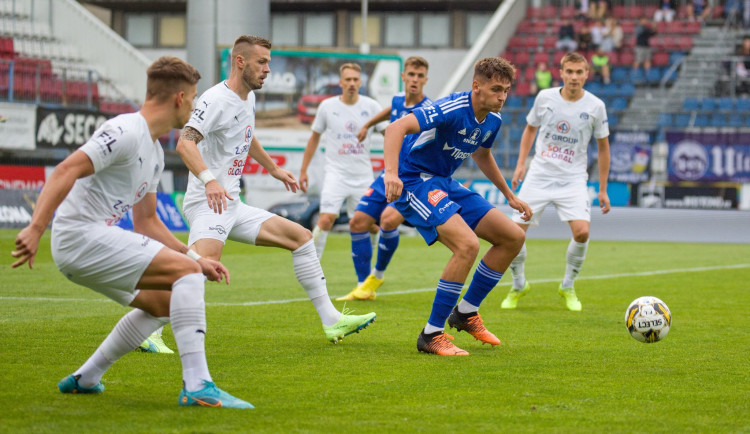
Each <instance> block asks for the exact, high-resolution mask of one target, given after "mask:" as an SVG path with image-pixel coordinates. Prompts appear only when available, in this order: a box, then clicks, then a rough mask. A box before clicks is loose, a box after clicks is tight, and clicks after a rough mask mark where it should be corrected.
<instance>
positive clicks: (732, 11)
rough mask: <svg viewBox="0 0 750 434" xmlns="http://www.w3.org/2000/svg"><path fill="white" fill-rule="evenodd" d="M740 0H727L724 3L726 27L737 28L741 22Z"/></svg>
mask: <svg viewBox="0 0 750 434" xmlns="http://www.w3.org/2000/svg"><path fill="white" fill-rule="evenodd" d="M742 2H743V0H727V2H726V3H725V4H724V17H725V18H726V21H725V25H726V26H727V27H729V28H733V29H738V28H739V27H740V25H741V24H742Z"/></svg>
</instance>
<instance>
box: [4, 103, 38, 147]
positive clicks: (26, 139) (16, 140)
mask: <svg viewBox="0 0 750 434" xmlns="http://www.w3.org/2000/svg"><path fill="white" fill-rule="evenodd" d="M35 124H36V105H32V104H18V103H9V104H0V149H34V131H36V130H35V128H34V126H35Z"/></svg>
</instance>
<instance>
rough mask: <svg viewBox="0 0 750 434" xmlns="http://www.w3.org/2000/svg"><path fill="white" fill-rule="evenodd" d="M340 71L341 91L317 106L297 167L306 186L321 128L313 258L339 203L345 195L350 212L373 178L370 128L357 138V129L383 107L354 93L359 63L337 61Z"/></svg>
mask: <svg viewBox="0 0 750 434" xmlns="http://www.w3.org/2000/svg"><path fill="white" fill-rule="evenodd" d="M339 76H340V78H339V85H340V86H341V90H342V94H341V95H339V96H334V97H331V98H328V99H326V100H324V101H323V102H321V103H320V105H319V106H318V112H317V113H316V114H315V120H314V121H313V123H312V131H313V132H312V135H311V136H310V139H309V140H308V141H307V147H306V148H305V153H304V155H303V157H302V165H301V167H300V172H299V173H300V175H299V184H300V187H301V188H302V191H304V192H307V188H308V183H309V179H308V175H307V168H308V167H309V166H310V162H311V161H312V159H313V156H314V155H315V151H316V150H317V149H318V144H319V143H320V137H321V135H323V133H325V136H326V144H325V179H324V181H323V189H322V191H321V192H320V218H319V219H318V224H317V225H316V226H315V228H314V229H313V237H314V239H315V250H316V251H317V253H318V258H321V257H322V256H323V250H324V249H325V245H326V239H327V238H328V233H329V232H330V230H331V228H332V227H333V223H334V222H335V221H336V217H338V215H339V212H340V211H341V206H342V205H343V204H344V202H345V201H346V206H347V213H348V215H349V217H350V218H351V217H353V216H354V210H355V208H356V206H357V203H359V199H360V198H361V197H362V195H363V194H364V193H365V191H367V189H368V188H369V187H370V184H371V183H372V181H373V179H374V178H373V173H372V163H371V162H370V135H371V133H372V132H371V131H368V133H367V134H366V136H365V138H364V140H361V141H360V140H359V139H358V137H357V134H358V133H359V130H360V128H361V127H362V125H364V124H366V123H367V121H369V120H370V118H371V117H373V116H374V115H375V114H377V113H379V112H380V111H381V110H383V107H381V106H380V104H378V102H377V101H375V100H374V99H372V98H370V97H368V96H365V95H360V94H359V88H360V87H361V86H362V68H361V67H360V66H359V65H358V64H356V63H344V64H343V65H341V66H340V67H339ZM384 128H385V126H383V129H384Z"/></svg>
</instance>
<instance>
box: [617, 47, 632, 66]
mask: <svg viewBox="0 0 750 434" xmlns="http://www.w3.org/2000/svg"><path fill="white" fill-rule="evenodd" d="M634 62H635V54H634V53H633V52H632V51H623V52H621V53H620V65H622V66H633V63H634Z"/></svg>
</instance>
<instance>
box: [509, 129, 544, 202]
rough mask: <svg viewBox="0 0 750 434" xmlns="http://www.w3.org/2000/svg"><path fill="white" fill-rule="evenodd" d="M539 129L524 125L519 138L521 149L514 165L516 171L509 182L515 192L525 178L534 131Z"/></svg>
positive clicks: (534, 135)
mask: <svg viewBox="0 0 750 434" xmlns="http://www.w3.org/2000/svg"><path fill="white" fill-rule="evenodd" d="M537 129H539V127H533V126H531V125H526V128H524V130H523V135H522V136H521V147H520V149H519V150H518V162H517V163H516V170H515V171H514V172H513V178H512V180H511V186H512V187H513V190H516V189H517V188H518V186H519V185H521V182H523V179H524V177H525V176H526V158H527V157H528V156H529V152H530V151H531V145H533V144H534V138H535V137H536V130H537Z"/></svg>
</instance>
